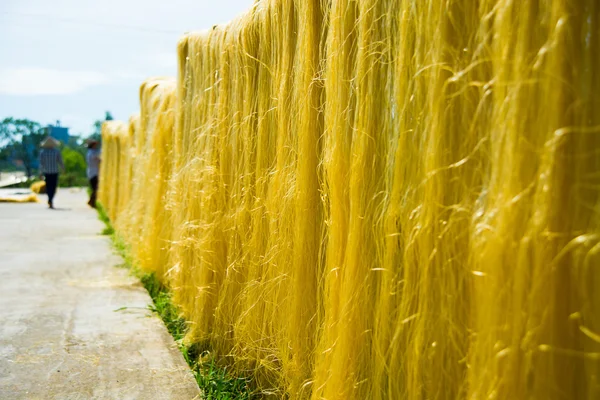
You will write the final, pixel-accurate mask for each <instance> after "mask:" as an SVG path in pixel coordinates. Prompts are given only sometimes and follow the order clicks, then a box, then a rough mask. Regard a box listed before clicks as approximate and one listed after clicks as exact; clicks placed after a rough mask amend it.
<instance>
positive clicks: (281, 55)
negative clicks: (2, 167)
mask: <svg viewBox="0 0 600 400" xmlns="http://www.w3.org/2000/svg"><path fill="white" fill-rule="evenodd" d="M599 45H600V4H599V3H598V2H597V1H596V0H556V1H533V0H531V1H530V0H526V1H519V2H517V1H511V0H474V1H463V2H458V1H438V0H423V1H416V0H361V1H358V0H331V1H325V2H322V1H317V0H261V1H258V2H257V3H256V4H255V5H254V6H253V7H252V8H251V10H249V11H248V12H247V13H246V14H245V15H243V16H241V17H239V18H237V19H236V20H234V21H232V22H231V23H229V24H227V25H224V26H215V27H212V28H211V29H209V30H207V31H204V32H198V33H189V34H186V35H185V36H184V37H183V38H182V39H181V40H180V42H179V44H178V46H177V58H178V60H179V69H178V77H177V80H176V83H175V81H173V80H170V79H165V78H157V79H150V80H148V81H146V82H145V83H144V84H143V85H142V87H141V90H140V101H141V116H140V117H139V118H137V117H132V119H131V120H130V122H129V124H122V123H117V122H109V123H106V124H105V125H104V126H103V153H102V169H101V176H100V181H101V191H100V201H101V202H102V204H103V205H105V206H106V208H107V209H108V212H109V216H110V218H111V219H112V220H113V221H116V227H117V230H118V232H119V234H121V235H122V236H123V237H124V238H125V239H126V240H127V242H128V243H129V244H130V245H131V247H132V251H133V255H134V258H135V262H137V263H139V265H140V266H142V267H143V268H144V269H146V270H148V271H154V272H156V273H157V274H158V276H159V278H160V279H162V280H163V282H165V284H167V285H168V286H169V287H170V288H171V290H172V291H173V300H174V301H175V303H176V304H177V305H178V306H179V307H180V309H181V312H182V314H183V316H184V317H185V319H186V320H187V321H188V323H189V327H190V329H189V332H188V335H187V337H186V340H187V341H188V342H190V343H199V344H201V345H202V347H203V348H207V349H210V350H211V351H212V352H214V354H216V355H217V356H219V359H220V360H221V362H223V363H226V364H230V365H231V366H232V367H233V368H234V369H235V370H236V371H237V372H238V373H240V374H242V375H249V376H252V377H253V378H254V384H255V385H256V387H257V389H259V390H260V391H261V393H262V394H263V395H264V396H267V397H268V396H271V397H274V398H299V399H306V398H313V399H340V400H341V399H357V400H362V399H382V400H383V399H440V400H441V399H488V398H497V399H525V398H527V399H540V400H542V399H543V400H546V399H550V400H559V399H565V400H566V399H584V398H585V399H595V398H598V397H600V381H599V380H600V314H599V313H598V311H597V310H598V308H599V307H600V295H599V294H598V293H600V280H599V279H600V278H599V275H598V272H597V271H596V269H597V268H598V267H599V266H600V196H599V189H600V112H599V110H600V74H598V73H597V71H598V70H600V52H599V51H598V48H599V47H598V46H599ZM115 181H118V184H114V183H115Z"/></svg>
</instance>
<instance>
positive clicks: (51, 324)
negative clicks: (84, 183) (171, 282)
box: [0, 189, 199, 400]
mask: <svg viewBox="0 0 600 400" xmlns="http://www.w3.org/2000/svg"><path fill="white" fill-rule="evenodd" d="M9 192H10V191H8V192H7V191H6V190H2V193H0V194H6V193H9ZM40 198H41V200H42V203H38V204H36V203H26V204H7V203H0V399H28V400H29V399H61V400H65V399H119V400H121V399H144V400H146V399H148V400H155V399H186V400H187V399H194V398H199V389H198V387H197V385H196V382H195V381H194V378H193V376H192V373H191V372H190V370H189V368H188V367H187V364H186V363H185V361H184V359H183V356H182V355H181V354H180V353H179V351H178V350H177V347H176V345H175V343H174V342H173V339H172V337H171V336H170V335H169V333H168V332H167V330H166V328H165V327H164V325H163V323H162V321H161V320H160V319H158V318H157V317H156V316H154V315H152V314H151V313H150V312H149V311H148V310H147V305H148V304H150V303H151V299H150V297H149V296H148V294H147V292H146V290H145V289H144V288H143V287H142V286H141V285H140V283H139V282H138V280H137V279H135V278H133V277H131V276H130V275H129V274H128V271H127V270H126V269H124V268H117V267H116V266H117V265H119V264H120V263H121V259H120V258H119V257H117V256H115V255H114V254H113V253H112V251H111V249H110V245H109V241H108V238H106V237H103V236H99V235H98V233H99V232H100V231H101V230H102V228H103V226H102V224H101V222H100V221H98V219H97V217H96V212H95V211H93V210H91V209H89V208H88V207H87V205H86V201H87V199H86V193H85V191H83V190H70V189H59V192H58V194H57V196H56V198H55V206H56V207H57V208H58V209H57V210H54V211H53V210H48V209H47V208H46V205H45V202H46V197H45V196H43V195H42V196H40ZM124 307H126V308H124Z"/></svg>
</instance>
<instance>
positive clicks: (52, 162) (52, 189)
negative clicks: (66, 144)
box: [40, 136, 65, 208]
mask: <svg viewBox="0 0 600 400" xmlns="http://www.w3.org/2000/svg"><path fill="white" fill-rule="evenodd" d="M59 144H60V143H59V141H58V140H56V139H54V138H53V137H52V136H48V137H47V138H46V139H44V140H43V141H42V143H41V147H42V150H41V151H40V175H43V176H44V178H45V180H46V194H47V195H48V208H54V195H55V194H56V187H57V186H58V173H59V170H60V171H62V172H64V171H65V164H64V163H63V159H62V156H61V154H60V151H59V150H58V148H57V147H58V145H59Z"/></svg>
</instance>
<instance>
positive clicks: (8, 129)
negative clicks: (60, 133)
mask: <svg viewBox="0 0 600 400" xmlns="http://www.w3.org/2000/svg"><path fill="white" fill-rule="evenodd" d="M45 136H46V130H45V129H44V128H42V127H41V125H40V124H39V123H38V122H35V121H31V120H28V119H15V118H4V120H2V122H0V138H1V139H2V140H3V141H7V142H8V144H7V145H6V146H5V148H4V150H3V151H2V155H3V156H4V157H10V158H12V159H14V160H15V161H17V162H19V163H22V165H23V167H24V168H25V173H26V174H27V176H28V177H31V176H33V174H34V171H33V170H34V168H35V166H36V165H37V159H38V155H39V146H40V143H41V141H42V140H43V139H44V137H45Z"/></svg>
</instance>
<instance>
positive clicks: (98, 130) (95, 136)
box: [88, 111, 114, 142]
mask: <svg viewBox="0 0 600 400" xmlns="http://www.w3.org/2000/svg"><path fill="white" fill-rule="evenodd" d="M113 120H114V118H113V116H112V114H111V113H110V111H106V112H105V113H104V120H101V119H99V120H96V121H95V122H94V125H92V126H93V128H94V130H93V132H92V134H91V135H89V136H88V139H91V140H97V141H98V142H99V141H100V140H101V139H102V124H103V123H104V121H113Z"/></svg>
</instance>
